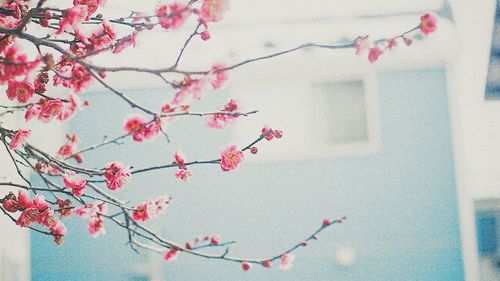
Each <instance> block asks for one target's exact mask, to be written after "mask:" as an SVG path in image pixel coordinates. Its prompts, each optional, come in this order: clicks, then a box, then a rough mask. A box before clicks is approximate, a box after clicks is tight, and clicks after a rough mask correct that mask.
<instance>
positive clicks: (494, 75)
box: [486, 1, 500, 100]
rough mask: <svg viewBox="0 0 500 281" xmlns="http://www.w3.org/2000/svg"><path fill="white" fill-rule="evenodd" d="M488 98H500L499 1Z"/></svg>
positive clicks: (487, 88)
mask: <svg viewBox="0 0 500 281" xmlns="http://www.w3.org/2000/svg"><path fill="white" fill-rule="evenodd" d="M486 99H489V100H492V99H500V7H499V5H498V1H497V8H496V12H495V21H494V27H493V36H492V38H491V53H490V64H489V67H488V78H487V80H486Z"/></svg>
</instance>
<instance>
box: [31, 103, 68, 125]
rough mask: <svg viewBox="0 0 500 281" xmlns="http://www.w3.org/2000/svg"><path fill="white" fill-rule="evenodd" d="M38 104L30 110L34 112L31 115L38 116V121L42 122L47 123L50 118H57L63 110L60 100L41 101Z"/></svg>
mask: <svg viewBox="0 0 500 281" xmlns="http://www.w3.org/2000/svg"><path fill="white" fill-rule="evenodd" d="M38 104H39V106H32V107H30V108H31V109H32V110H34V111H35V112H33V114H35V115H38V119H39V120H40V121H42V122H49V121H50V120H51V119H52V118H59V116H60V115H61V114H62V112H63V109H64V105H63V103H62V101H61V100H60V99H50V100H47V99H41V100H40V101H39V102H38ZM28 110H30V109H28ZM26 114H28V112H26Z"/></svg>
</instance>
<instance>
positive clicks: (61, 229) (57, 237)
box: [50, 221, 66, 245]
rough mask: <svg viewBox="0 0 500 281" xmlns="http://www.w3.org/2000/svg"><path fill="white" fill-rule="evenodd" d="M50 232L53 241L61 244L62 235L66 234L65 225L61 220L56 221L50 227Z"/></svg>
mask: <svg viewBox="0 0 500 281" xmlns="http://www.w3.org/2000/svg"><path fill="white" fill-rule="evenodd" d="M50 232H51V233H52V236H54V242H55V243H56V244H57V245H61V244H62V243H63V237H64V235H66V227H65V226H64V224H62V223H61V222H59V221H58V222H56V223H55V225H54V226H52V227H51V228H50Z"/></svg>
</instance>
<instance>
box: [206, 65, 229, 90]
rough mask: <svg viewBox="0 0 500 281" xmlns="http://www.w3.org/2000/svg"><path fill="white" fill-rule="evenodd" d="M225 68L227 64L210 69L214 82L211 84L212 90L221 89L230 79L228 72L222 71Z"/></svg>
mask: <svg viewBox="0 0 500 281" xmlns="http://www.w3.org/2000/svg"><path fill="white" fill-rule="evenodd" d="M224 68H226V65H225V64H215V65H213V66H212V68H211V69H210V71H211V74H212V75H213V80H212V81H211V82H210V84H212V88H213V89H214V90H218V89H220V88H221V87H222V86H223V85H224V83H225V82H226V81H227V79H228V78H229V74H228V71H227V70H221V69H224Z"/></svg>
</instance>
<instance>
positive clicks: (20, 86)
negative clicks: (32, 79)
mask: <svg viewBox="0 0 500 281" xmlns="http://www.w3.org/2000/svg"><path fill="white" fill-rule="evenodd" d="M6 93H7V98H9V100H14V99H17V101H18V102H20V103H27V102H28V101H29V100H30V99H31V98H32V97H33V95H34V94H35V88H34V87H33V85H32V84H31V83H29V82H27V81H21V82H18V81H15V80H9V84H8V88H7V91H6Z"/></svg>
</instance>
